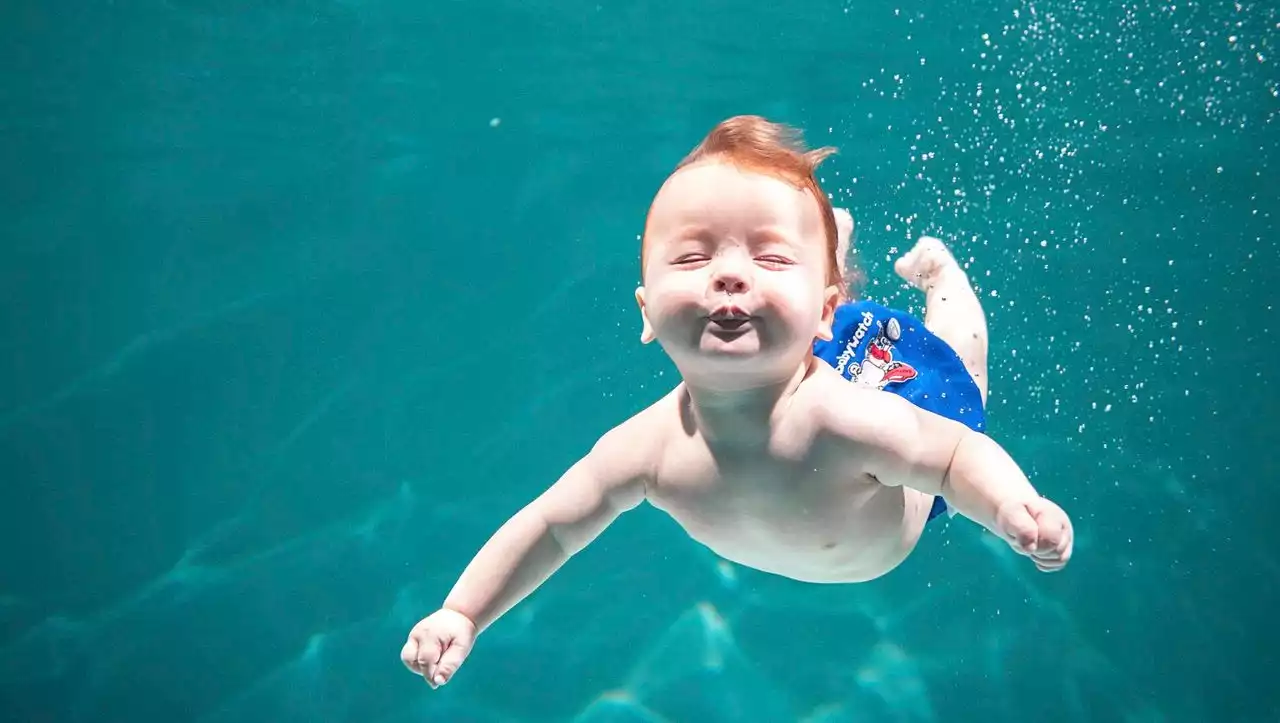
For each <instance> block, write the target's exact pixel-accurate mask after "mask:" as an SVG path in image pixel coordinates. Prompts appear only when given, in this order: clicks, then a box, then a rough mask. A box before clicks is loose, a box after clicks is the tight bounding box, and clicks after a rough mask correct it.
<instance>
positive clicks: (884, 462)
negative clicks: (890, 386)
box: [809, 368, 968, 485]
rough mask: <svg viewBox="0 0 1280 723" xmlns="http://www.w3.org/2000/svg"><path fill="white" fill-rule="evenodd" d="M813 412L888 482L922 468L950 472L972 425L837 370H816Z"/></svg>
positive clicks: (824, 429)
mask: <svg viewBox="0 0 1280 723" xmlns="http://www.w3.org/2000/svg"><path fill="white" fill-rule="evenodd" d="M812 383H813V388H812V393H811V394H810V395H809V397H810V399H812V402H811V404H812V407H813V409H812V412H811V413H812V414H813V418H814V421H815V423H817V424H818V425H819V430H818V432H819V433H820V434H822V435H823V436H825V437H827V438H829V439H831V440H833V441H835V442H836V443H837V444H841V445H845V446H847V447H848V448H849V449H851V450H856V452H857V453H858V454H862V455H865V456H866V457H867V458H868V460H869V461H870V462H871V466H873V467H878V468H880V469H882V470H883V473H881V474H878V475H877V477H878V478H879V479H880V480H881V481H883V482H885V483H886V484H891V485H897V484H905V483H907V481H908V480H909V479H910V477H911V476H912V474H913V473H914V472H916V471H923V470H926V469H927V470H937V471H939V472H941V471H945V469H946V467H947V466H948V464H949V463H950V459H951V455H952V453H953V452H954V451H955V448H956V446H957V445H958V444H959V443H960V440H961V439H962V438H963V436H964V435H965V434H966V433H967V432H968V429H967V428H966V427H965V426H964V425H962V424H960V423H959V422H956V421H954V420H951V419H947V418H946V417H942V416H939V415H937V414H933V413H931V412H927V411H925V410H923V409H921V408H919V407H917V406H916V405H914V404H912V403H911V402H909V401H907V400H906V399H903V398H902V397H900V396H898V395H896V394H893V393H890V392H885V391H880V390H877V389H871V388H868V387H864V386H860V385H858V384H852V383H850V382H849V381H847V380H846V379H845V378H844V377H842V376H840V375H839V374H837V373H836V372H835V370H833V369H830V368H827V369H823V370H820V372H819V373H817V374H814V376H813V378H812Z"/></svg>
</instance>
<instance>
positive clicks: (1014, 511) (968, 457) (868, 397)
mask: <svg viewBox="0 0 1280 723" xmlns="http://www.w3.org/2000/svg"><path fill="white" fill-rule="evenodd" d="M834 386H835V389H833V390H832V391H833V394H832V395H829V396H828V397H827V398H828V399H829V400H830V404H829V406H827V407H826V410H827V415H826V417H827V418H828V419H830V424H831V427H832V429H831V431H832V432H833V433H835V434H836V435H837V436H838V437H841V438H843V439H845V440H847V441H849V442H851V443H853V444H855V445H856V446H857V447H858V448H859V450H860V451H861V452H862V453H863V454H866V455H868V457H869V460H868V470H869V472H870V473H871V474H873V475H874V476H875V477H876V478H877V479H879V480H880V482H881V483H882V484H885V485H889V486H895V487H896V486H902V487H909V488H911V489H915V490H919V491H921V492H925V493H927V494H932V495H941V496H942V497H943V499H945V500H946V501H947V504H948V505H949V506H951V507H952V508H954V509H955V510H956V511H958V512H959V513H960V514H962V515H964V516H965V517H968V518H969V519H971V520H973V521H974V522H977V523H978V524H980V525H982V526H983V527H985V528H986V529H988V530H990V531H991V532H993V533H995V534H997V535H999V536H1001V537H1002V538H1004V539H1005V541H1006V542H1008V543H1009V544H1010V545H1011V546H1012V547H1013V548H1014V550H1016V551H1018V552H1020V553H1022V554H1025V555H1028V556H1030V557H1032V558H1033V559H1035V561H1036V566H1037V567H1039V568H1040V569H1042V570H1046V571H1047V570H1056V569H1059V568H1061V567H1062V566H1064V565H1065V564H1066V563H1067V560H1068V559H1069V558H1070V555H1071V545H1072V537H1073V535H1072V528H1071V521H1070V520H1069V519H1068V518H1067V516H1066V513H1064V512H1063V511H1062V509H1061V508H1059V507H1058V506H1057V505H1055V504H1054V503H1052V502H1050V501H1049V500H1047V499H1045V498H1043V497H1041V496H1040V495H1039V494H1038V493H1037V492H1036V490H1035V488H1034V487H1033V486H1032V485H1031V482H1030V481H1029V480H1028V479H1027V476H1026V475H1025V474H1023V472H1022V470H1021V469H1020V468H1019V467H1018V464H1017V463H1016V462H1014V460H1013V458H1012V457H1010V456H1009V454H1008V452H1006V451H1005V450H1004V449H1003V448H1002V447H1001V446H1000V445H999V444H997V443H996V442H995V441H994V440H992V439H991V438H990V437H988V436H987V435H985V434H981V433H979V432H975V431H973V430H971V429H969V428H968V427H966V426H964V425H963V424H960V423H959V422H956V421H953V420H951V419H947V418H946V417H942V416H940V415H937V414H933V413H932V412H927V411H925V410H923V409H920V408H919V407H917V406H915V405H913V404H911V403H910V402H908V401H906V400H905V399H903V398H901V397H899V396H897V395H894V394H886V393H884V392H877V391H873V390H868V389H859V388H856V387H854V386H853V385H848V384H846V385H845V386H847V387H849V388H848V389H847V390H844V389H840V387H839V385H834ZM837 389H839V391H838V392H837V391H836V390H837Z"/></svg>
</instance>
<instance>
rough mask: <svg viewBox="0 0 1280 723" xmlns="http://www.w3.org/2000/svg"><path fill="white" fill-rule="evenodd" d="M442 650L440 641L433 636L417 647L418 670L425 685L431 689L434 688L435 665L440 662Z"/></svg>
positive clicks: (442, 646) (442, 645)
mask: <svg viewBox="0 0 1280 723" xmlns="http://www.w3.org/2000/svg"><path fill="white" fill-rule="evenodd" d="M443 648H444V644H443V643H442V641H441V640H440V639H439V638H438V637H435V636H431V637H429V638H427V639H425V640H423V641H422V642H421V644H419V645H418V670H419V671H420V672H421V675H422V677H423V679H424V680H426V681H427V685H430V686H431V687H432V688H435V687H436V684H435V683H434V682H433V679H434V678H435V670H436V665H438V664H439V662H440V653H441V651H442V649H443Z"/></svg>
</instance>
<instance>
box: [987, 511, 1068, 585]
mask: <svg viewBox="0 0 1280 723" xmlns="http://www.w3.org/2000/svg"><path fill="white" fill-rule="evenodd" d="M996 526H997V528H999V530H1000V533H1001V534H1002V535H1004V539H1005V542H1008V543H1009V546H1010V547H1012V548H1013V549H1014V551H1015V552H1017V553H1018V554H1021V555H1026V556H1028V557H1030V558H1031V560H1032V561H1033V562H1035V564H1036V567H1037V568H1038V569H1040V570H1041V571H1042V572H1056V571H1058V570H1061V569H1062V568H1063V567H1066V564H1067V561H1068V560H1070V559H1071V544H1072V542H1073V541H1074V538H1075V535H1074V533H1073V532H1072V529H1071V520H1070V519H1068V518H1067V513H1065V512H1063V511H1062V508H1061V507H1059V506H1057V505H1055V504H1054V503H1052V502H1050V501H1049V500H1046V499H1044V498H1043V497H1036V498H1035V499H1032V500H1019V501H1016V502H1006V503H1005V504H1003V505H1001V506H1000V509H999V510H997V511H996Z"/></svg>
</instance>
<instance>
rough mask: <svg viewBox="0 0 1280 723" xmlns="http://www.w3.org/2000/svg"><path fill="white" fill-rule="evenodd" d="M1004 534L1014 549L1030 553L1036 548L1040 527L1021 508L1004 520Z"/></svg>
mask: <svg viewBox="0 0 1280 723" xmlns="http://www.w3.org/2000/svg"><path fill="white" fill-rule="evenodd" d="M1005 535H1006V536H1007V538H1008V540H1009V542H1010V543H1012V544H1013V546H1014V548H1015V549H1017V550H1018V551H1019V552H1022V553H1023V554H1030V553H1031V552H1032V551H1034V550H1035V549H1036V542H1037V541H1038V539H1039V537H1040V527H1039V525H1037V524H1036V521H1035V520H1034V519H1032V517H1031V515H1030V514H1028V513H1027V511H1026V510H1022V511H1020V512H1018V513H1015V514H1014V515H1012V516H1011V517H1010V519H1009V520H1007V521H1006V522H1005Z"/></svg>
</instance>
